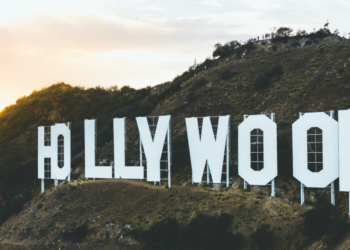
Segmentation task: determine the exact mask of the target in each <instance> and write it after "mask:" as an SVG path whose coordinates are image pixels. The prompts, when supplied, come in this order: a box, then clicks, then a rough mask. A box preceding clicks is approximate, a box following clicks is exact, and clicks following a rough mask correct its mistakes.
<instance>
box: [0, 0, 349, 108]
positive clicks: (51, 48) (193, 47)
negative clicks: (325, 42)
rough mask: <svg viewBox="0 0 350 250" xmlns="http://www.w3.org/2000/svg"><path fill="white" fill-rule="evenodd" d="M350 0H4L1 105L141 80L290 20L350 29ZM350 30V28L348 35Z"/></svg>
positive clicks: (169, 73) (168, 73)
mask: <svg viewBox="0 0 350 250" xmlns="http://www.w3.org/2000/svg"><path fill="white" fill-rule="evenodd" d="M349 13H350V0H317V1H316V0H308V1H305V0H303V1H301V0H283V1H282V0H281V1H278V0H266V1H262V0H260V1H258V0H253V1H249V0H227V1H226V0H193V1H190V0H186V1H185V0H176V1H164V0H163V1H160V0H59V1H57V0H49V1H48V0H30V1H28V0H0V110H2V108H3V107H5V106H7V105H10V104H13V103H15V102H16V100H17V98H18V97H21V96H24V95H29V94H30V93H31V92H32V91H33V90H40V89H42V88H43V87H48V86H50V85H51V84H53V83H57V82H61V81H63V82H65V83H68V84H71V85H73V86H76V85H80V86H86V87H95V86H98V85H99V86H102V87H110V86H113V85H118V86H119V87H122V86H124V85H130V86H131V87H134V88H141V87H145V86H147V85H156V84H159V83H162V82H165V81H169V80H172V79H173V78H174V77H175V76H176V75H177V74H181V73H182V72H184V71H186V70H187V69H188V67H189V66H190V65H192V64H193V62H194V59H195V58H196V59H197V62H202V61H204V60H205V58H207V57H209V56H211V54H212V51H213V48H214V47H213V46H214V44H215V43H217V42H220V43H225V42H228V41H231V40H239V41H240V40H246V39H248V38H251V37H257V36H260V37H261V34H263V33H267V32H269V31H270V28H272V27H280V26H287V27H291V28H293V29H294V30H297V29H305V30H307V31H312V30H313V28H316V29H319V28H321V27H323V25H324V24H325V23H326V21H327V19H329V23H330V24H329V28H330V29H331V31H333V30H335V29H339V31H340V35H343V34H344V32H346V33H348V32H350V27H349V23H350V20H349V19H350V15H349ZM347 37H348V35H347Z"/></svg>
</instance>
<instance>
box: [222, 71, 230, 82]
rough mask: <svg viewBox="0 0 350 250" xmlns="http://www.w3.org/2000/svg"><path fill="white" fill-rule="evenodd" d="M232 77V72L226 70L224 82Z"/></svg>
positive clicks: (223, 76)
mask: <svg viewBox="0 0 350 250" xmlns="http://www.w3.org/2000/svg"><path fill="white" fill-rule="evenodd" d="M231 76H232V73H231V71H229V70H227V69H226V70H224V72H222V75H221V78H222V79H224V80H227V79H230V78H231Z"/></svg>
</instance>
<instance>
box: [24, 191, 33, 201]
mask: <svg viewBox="0 0 350 250" xmlns="http://www.w3.org/2000/svg"><path fill="white" fill-rule="evenodd" d="M22 195H23V197H24V202H27V201H30V200H31V199H32V191H30V190H29V189H27V188H24V189H23V191H22Z"/></svg>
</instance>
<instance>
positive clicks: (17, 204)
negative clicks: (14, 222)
mask: <svg viewBox="0 0 350 250" xmlns="http://www.w3.org/2000/svg"><path fill="white" fill-rule="evenodd" d="M23 205H24V197H23V195H21V194H20V195H17V196H16V197H15V198H13V199H12V200H11V208H12V211H13V212H15V213H18V212H19V211H21V210H22V208H23Z"/></svg>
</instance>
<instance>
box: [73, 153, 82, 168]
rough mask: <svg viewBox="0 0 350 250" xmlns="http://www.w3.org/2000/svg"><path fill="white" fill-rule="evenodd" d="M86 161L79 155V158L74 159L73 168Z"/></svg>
mask: <svg viewBox="0 0 350 250" xmlns="http://www.w3.org/2000/svg"><path fill="white" fill-rule="evenodd" d="M83 161H84V157H83V156H82V155H79V156H78V157H76V158H74V159H72V168H74V169H75V168H76V167H77V166H78V165H79V164H80V163H82V162H83Z"/></svg>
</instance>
